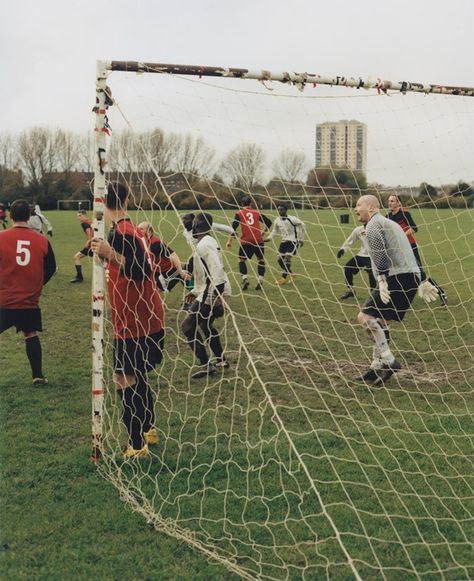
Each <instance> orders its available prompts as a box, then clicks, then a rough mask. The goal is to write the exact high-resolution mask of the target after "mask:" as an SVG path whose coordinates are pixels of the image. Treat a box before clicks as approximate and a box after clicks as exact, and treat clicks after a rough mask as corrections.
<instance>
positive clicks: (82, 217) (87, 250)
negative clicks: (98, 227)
mask: <svg viewBox="0 0 474 581" xmlns="http://www.w3.org/2000/svg"><path fill="white" fill-rule="evenodd" d="M77 218H78V220H79V222H80V223H81V228H82V230H83V232H84V235H85V237H86V239H87V241H86V245H85V246H84V248H83V249H82V250H79V252H76V254H75V255H74V266H75V267H76V277H75V278H73V279H72V280H70V281H69V282H84V277H83V276H82V266H81V260H82V259H83V258H84V257H85V256H93V255H94V253H93V252H92V250H91V240H92V238H93V237H94V230H93V229H92V220H89V218H88V217H87V212H86V211H85V210H79V212H78V213H77Z"/></svg>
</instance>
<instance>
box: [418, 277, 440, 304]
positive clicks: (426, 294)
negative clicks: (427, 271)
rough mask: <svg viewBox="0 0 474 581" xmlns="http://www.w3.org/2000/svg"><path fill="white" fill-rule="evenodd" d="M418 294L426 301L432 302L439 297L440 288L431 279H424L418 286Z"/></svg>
mask: <svg viewBox="0 0 474 581" xmlns="http://www.w3.org/2000/svg"><path fill="white" fill-rule="evenodd" d="M418 296H419V297H420V298H421V299H423V300H424V301H425V302H427V303H432V302H433V301H435V300H436V298H437V297H438V289H437V288H436V287H435V286H434V285H432V284H431V283H430V281H429V280H424V281H423V282H422V283H421V284H420V286H419V287H418Z"/></svg>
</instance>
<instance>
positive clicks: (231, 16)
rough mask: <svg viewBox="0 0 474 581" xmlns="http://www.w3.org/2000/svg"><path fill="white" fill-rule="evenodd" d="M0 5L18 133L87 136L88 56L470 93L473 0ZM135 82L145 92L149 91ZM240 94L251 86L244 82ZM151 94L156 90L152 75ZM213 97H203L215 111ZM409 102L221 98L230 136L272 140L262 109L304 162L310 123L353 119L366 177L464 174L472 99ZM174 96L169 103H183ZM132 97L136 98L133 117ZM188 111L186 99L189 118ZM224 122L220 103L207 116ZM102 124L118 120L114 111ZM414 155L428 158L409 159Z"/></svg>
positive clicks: (10, 105) (469, 170)
mask: <svg viewBox="0 0 474 581" xmlns="http://www.w3.org/2000/svg"><path fill="white" fill-rule="evenodd" d="M1 8H2V17H1V19H0V70H1V91H0V131H2V132H5V131H7V132H12V133H17V132H19V131H21V130H23V129H27V128H30V127H32V126H35V125H44V126H49V127H61V128H63V129H67V130H74V131H81V132H84V131H87V130H88V128H89V127H90V126H91V124H92V123H93V119H92V118H91V117H92V115H91V113H90V109H91V106H92V104H93V99H94V75H95V63H96V60H97V59H106V60H140V61H152V62H168V63H182V64H202V65H219V66H225V67H228V66H234V67H244V68H257V69H260V68H266V69H270V70H275V71H281V70H291V71H298V72H303V71H308V72H313V73H318V74H320V75H323V76H333V75H339V74H342V75H347V76H362V77H373V78H378V77H380V78H384V79H388V80H393V81H401V80H409V81H416V82H426V83H436V84H443V85H462V86H474V35H473V28H474V2H473V0H450V1H449V2H446V0H358V1H357V2H355V1H353V0H330V1H327V2H320V1H317V0H291V1H290V0H239V2H235V1H232V2H227V1H225V0H182V1H179V0H174V1H173V2H171V1H169V0H166V1H161V0H129V1H125V0H104V1H102V2H97V1H94V2H93V1H91V0H81V1H74V2H71V1H67V0H62V1H56V0H36V1H34V0H31V1H30V0H27V1H25V0H17V1H15V2H6V0H2V2H1ZM116 75H117V73H114V75H112V77H111V78H110V80H109V81H110V85H111V86H112V89H113V91H114V95H115V96H116V97H117V99H118V100H119V101H121V97H123V100H124V103H126V102H127V98H128V95H129V91H131V92H132V93H133V91H134V90H135V89H134V88H129V84H130V82H132V81H129V80H128V79H127V81H126V82H124V81H121V80H120V79H117V81H115V76H116ZM248 83H251V82H250V81H248ZM183 84H184V82H182V83H181V84H179V83H178V85H179V88H178V89H176V91H177V93H179V94H181V92H183V91H184V87H183ZM188 85H189V83H188ZM254 85H258V84H257V83H255V84H254ZM122 86H123V87H124V88H123V94H122V95H121V94H120V90H121V88H122ZM135 86H136V85H135ZM138 86H139V87H140V89H139V91H140V92H142V94H143V95H148V91H149V89H148V88H145V86H144V85H138ZM193 86H194V85H193ZM236 88H237V87H236ZM241 89H243V87H242V86H241V85H239V87H238V90H241ZM248 89H250V90H253V86H251V85H250V84H248V85H246V86H245V90H248ZM260 89H261V87H260V86H258V87H257V89H256V90H260ZM153 90H156V91H158V93H159V91H160V85H159V83H157V80H156V79H155V80H154V81H153ZM168 90H169V89H168ZM263 90H264V89H263ZM348 90H349V89H346V90H345V91H346V92H347V91H348ZM165 94H168V93H166V91H165ZM171 94H172V93H171ZM218 94H219V96H218V97H217V101H218V102H220V103H221V102H222V97H221V95H220V92H219V91H218ZM325 94H326V93H324V92H323V91H321V92H320V95H321V96H324V95H325ZM308 95H318V93H316V92H314V91H313V92H311V93H310V92H308ZM332 96H334V93H333V94H332V95H331V97H332ZM167 98H168V97H167ZM206 98H207V97H206ZM213 98H214V97H209V101H208V108H210V109H212V110H214V105H211V106H210V105H209V103H210V102H211V99H213ZM408 98H411V97H409V96H406V97H404V98H403V99H405V101H402V100H401V99H402V97H400V96H398V95H397V96H395V97H394V98H392V100H391V101H390V102H387V101H386V102H385V103H383V105H381V101H379V100H377V99H364V98H362V99H359V100H358V102H356V100H355V99H354V100H353V99H347V98H346V99H343V100H341V101H338V102H337V103H335V101H334V99H328V100H327V101H325V100H324V99H319V100H314V101H313V100H311V99H306V101H304V102H303V101H299V102H298V104H297V105H296V104H295V102H296V101H295V99H287V101H291V104H290V103H285V102H284V101H285V99H283V100H278V105H273V104H272V105H270V104H268V105H267V103H269V102H270V101H271V100H270V99H268V98H266V100H265V104H264V105H261V104H259V103H255V104H251V105H248V104H246V103H245V102H244V96H243V95H242V96H240V95H239V96H237V98H236V99H233V100H231V103H234V102H236V101H237V105H236V106H237V107H238V108H237V109H236V110H235V112H234V111H233V110H232V107H231V105H229V102H226V104H225V106H223V107H224V109H223V111H225V114H226V115H227V116H228V117H231V118H233V119H234V127H233V129H232V133H233V134H239V136H240V138H242V139H245V140H248V139H249V136H252V132H253V133H254V135H255V141H256V142H261V143H266V142H268V143H273V145H274V146H275V141H276V139H277V137H276V135H275V134H267V135H265V129H264V128H263V127H261V126H260V125H265V124H266V121H265V120H264V118H263V117H262V116H261V115H260V113H258V111H261V110H262V109H263V110H265V112H268V111H269V110H271V113H270V114H269V117H268V119H270V120H271V119H273V120H274V121H275V120H278V122H277V123H274V121H273V122H272V121H270V123H273V124H274V125H275V124H278V125H280V128H281V131H280V133H279V135H278V139H280V138H281V136H282V135H287V136H288V144H290V145H291V146H295V147H297V146H296V145H295V144H297V143H301V149H302V150H304V151H305V152H306V153H307V154H308V156H309V157H310V158H311V157H313V156H314V151H313V149H314V145H313V144H314V124H315V123H317V122H321V121H325V120H331V121H332V120H337V119H336V118H335V117H337V118H345V116H346V115H347V116H350V117H351V118H353V117H355V116H357V118H360V120H363V121H366V122H367V123H368V126H369V128H368V129H369V167H368V174H369V179H371V180H373V181H375V180H376V181H385V182H387V183H391V184H393V185H395V184H396V183H411V181H414V182H415V183H419V182H421V181H423V180H424V179H430V178H431V181H432V182H433V183H436V182H438V183H443V182H447V181H457V179H461V178H462V179H466V180H473V179H474V169H473V164H472V159H473V153H474V141H473V135H474V115H473V109H474V98H471V99H468V98H459V99H458V98H456V97H442V98H440V99H439V100H436V101H435V100H434V99H433V96H430V97H420V96H418V97H417V98H416V96H415V98H413V99H412V101H410V102H409V103H408V104H407V99H408ZM180 99H181V97H179V98H177V99H176V101H177V102H180V106H182V102H181V101H180ZM263 99H264V98H263V97H262V100H263ZM423 99H424V100H423ZM171 100H172V101H173V100H174V99H171ZM273 101H275V99H273ZM346 101H350V102H351V103H352V104H351V105H349V104H347V103H346ZM156 102H157V103H158V102H159V97H157V101H156ZM134 103H135V102H134V101H133V99H131V100H130V104H131V105H130V106H131V110H130V115H131V117H132V118H133V117H134V113H135V111H134V107H136V105H135V104H134ZM153 103H154V101H153V100H149V101H147V107H149V109H148V111H150V116H151V118H152V120H146V119H144V118H143V117H140V116H138V118H137V121H136V123H137V128H138V129H143V128H144V127H149V126H150V123H151V124H153V125H155V124H156V123H158V122H160V121H163V123H164V117H163V114H162V115H158V116H156V118H154V116H153V107H154V105H153ZM388 103H390V104H388ZM186 106H188V105H186ZM248 107H252V111H251V112H249V109H248ZM253 107H255V108H256V109H255V110H256V111H257V113H256V112H255V110H254V109H253ZM165 111H167V112H168V114H169V116H171V117H174V118H175V116H176V111H175V112H174V113H173V112H172V111H171V110H170V109H167V108H166V107H163V108H162V113H164V112H165ZM193 111H194V110H193V109H192V105H189V110H188V111H187V113H186V114H187V115H189V118H190V119H193V116H194V115H195V114H194V113H193ZM128 114H129V113H128V111H127V115H128ZM222 114H223V115H224V113H222ZM220 115H221V112H220V111H219V110H218V108H216V117H217V116H220ZM202 117H203V118H204V117H206V118H208V119H209V118H210V116H209V115H208V116H205V115H204V116H202ZM259 120H261V121H262V122H261V123H259ZM194 121H195V119H194ZM111 123H112V125H114V123H115V125H116V126H117V127H120V126H121V121H119V120H118V119H115V118H114V114H112V112H111ZM132 123H135V121H134V120H132ZM205 123H210V121H209V120H208V121H204V119H203V120H202V123H201V121H200V122H199V123H195V128H196V130H199V131H206V126H205ZM245 124H246V127H244V125H245ZM198 125H201V126H200V127H199V128H198ZM216 127H217V120H216V119H214V121H213V122H212V123H211V124H210V126H209V131H208V136H209V139H210V141H213V136H214V137H215V140H214V142H213V144H214V145H216V146H217V147H218V148H222V149H223V150H224V149H225V148H226V147H231V146H232V145H234V144H235V142H236V141H232V139H229V140H228V141H227V142H226V141H225V139H223V135H224V134H226V133H228V132H227V129H226V128H225V123H224V125H223V126H222V128H221V129H216ZM240 130H241V131H240ZM218 134H219V135H220V138H221V141H220V142H219V140H218V138H217V136H218ZM227 136H228V135H227ZM281 143H284V140H283V141H281ZM402 150H404V152H405V153H403V152H402ZM419 150H424V154H420V155H418V153H421V152H420V151H419ZM275 151H276V150H275ZM272 153H275V152H270V155H271V154H272ZM414 158H416V161H414ZM410 162H411V163H410ZM433 174H434V175H433Z"/></svg>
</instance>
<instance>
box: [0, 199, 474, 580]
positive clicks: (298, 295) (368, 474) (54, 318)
mask: <svg viewBox="0 0 474 581" xmlns="http://www.w3.org/2000/svg"><path fill="white" fill-rule="evenodd" d="M218 215H219V213H215V216H216V217H217V216H218ZM299 215H300V216H301V217H302V218H303V219H304V220H305V221H306V222H307V224H308V230H309V241H308V243H307V244H305V246H304V247H303V248H302V250H301V254H300V256H301V258H302V259H303V260H302V261H301V260H300V259H296V260H295V261H294V262H295V264H294V266H295V270H296V271H297V272H298V279H297V286H296V288H295V287H290V286H289V285H288V286H286V287H284V288H282V289H279V288H277V287H275V286H274V285H273V284H272V281H273V280H274V279H275V278H276V277H277V276H278V269H277V266H276V253H275V247H273V246H271V245H269V246H268V247H267V259H268V272H267V283H266V290H265V295H264V297H262V296H261V295H259V294H258V293H256V292H253V291H252V292H249V293H248V294H247V295H246V300H245V302H244V301H243V300H242V295H241V294H240V293H239V291H238V287H239V281H238V278H237V277H236V276H235V275H234V276H233V277H232V283H233V290H234V296H233V297H232V299H231V305H232V312H233V315H234V317H235V321H236V323H237V328H238V331H239V333H240V334H241V335H242V337H243V338H244V340H245V344H246V347H247V351H246V350H243V349H242V345H241V344H240V343H239V341H238V337H237V332H236V329H235V327H234V325H233V321H232V318H231V317H229V316H228V317H227V318H226V320H225V328H226V333H225V337H226V341H227V352H228V353H229V357H230V359H231V361H232V368H231V369H230V370H229V371H227V372H225V374H224V375H223V377H222V378H221V377H219V378H217V379H215V380H213V381H212V382H209V383H206V382H205V381H201V382H191V381H190V380H189V374H190V370H191V367H192V364H193V360H192V356H191V353H190V351H189V350H188V348H187V347H186V345H185V344H184V341H183V339H182V337H181V336H180V333H179V332H178V329H179V322H180V321H181V319H182V316H183V315H182V313H181V312H180V311H179V306H180V304H181V301H182V295H181V293H180V291H178V290H175V291H173V293H172V294H170V295H169V296H167V297H166V304H167V344H166V350H167V356H166V359H165V361H164V363H163V365H162V366H161V367H160V368H159V369H157V373H156V374H152V376H151V380H152V383H153V386H154V388H155V390H156V396H157V401H156V411H157V416H158V419H159V428H160V435H161V440H162V444H161V445H160V446H159V448H158V449H157V451H156V452H155V453H154V455H153V458H152V460H151V461H146V462H141V463H123V462H122V461H121V460H120V455H119V450H120V448H121V447H122V446H123V444H124V433H123V430H122V428H121V425H120V420H119V417H120V406H119V405H117V403H116V402H115V392H114V389H113V387H112V386H111V385H108V387H107V391H106V397H105V408H104V428H105V440H104V448H105V452H106V454H105V458H104V460H103V461H102V462H101V463H100V465H99V471H100V474H102V475H104V476H105V478H106V480H104V479H103V478H101V477H100V476H99V474H98V473H97V470H96V467H95V466H94V465H93V464H91V463H90V462H89V460H88V455H89V452H90V409H91V403H90V364H91V355H90V287H89V285H88V284H84V285H82V286H80V285H69V283H68V280H69V279H70V278H72V276H73V275H74V267H73V265H72V258H71V257H72V255H73V254H74V253H75V252H76V251H77V250H78V249H80V248H81V247H82V245H83V236H82V233H81V230H80V227H79V224H78V223H77V220H76V218H75V213H74V212H62V213H61V212H59V213H53V212H52V213H50V215H48V216H49V218H50V219H51V221H52V223H53V225H54V227H55V237H54V239H53V244H54V249H55V252H56V255H57V258H58V263H59V269H60V270H59V273H58V275H57V276H56V277H55V278H54V279H53V280H52V281H51V283H50V284H49V285H48V286H47V287H46V289H45V291H44V296H43V300H42V308H43V320H44V327H45V331H44V333H43V334H42V343H43V351H44V364H45V369H46V371H47V374H48V377H49V379H50V382H51V384H50V386H48V387H47V388H44V389H38V390H33V389H32V388H31V387H30V379H29V368H28V364H27V360H26V356H25V354H24V347H23V340H22V338H21V337H20V336H17V335H15V333H14V332H13V331H12V330H10V331H8V332H7V333H5V334H4V335H2V337H1V353H2V361H3V364H2V377H1V380H0V382H1V389H0V397H1V408H0V410H1V422H2V437H1V448H0V454H1V461H2V462H1V464H2V479H1V501H2V506H1V525H0V526H1V541H0V549H2V550H1V552H0V567H1V568H0V575H1V576H2V578H6V579H28V580H30V579H67V578H74V579H76V578H78V579H88V578H92V577H96V578H99V579H115V578H119V577H120V578H131V579H176V578H196V579H210V578H212V579H219V578H221V579H224V578H225V579H228V578H232V577H233V576H234V574H233V573H231V572H229V570H228V569H227V568H225V567H224V566H223V565H222V564H215V561H209V560H208V559H207V558H206V556H205V555H204V554H203V553H201V552H199V551H196V550H194V549H193V548H191V546H190V544H188V543H187V542H186V540H185V539H188V540H189V541H191V542H192V543H198V544H200V546H201V547H202V548H206V549H209V550H210V551H212V552H213V553H214V554H215V555H218V556H220V557H221V558H230V559H231V560H232V561H233V562H234V563H235V564H236V565H238V566H239V567H240V568H242V569H243V570H246V571H247V572H249V573H250V574H251V575H253V576H256V575H262V576H265V575H267V576H271V577H283V578H284V577H285V576H288V578H291V579H298V578H301V575H302V570H304V572H305V578H308V579H313V578H322V577H326V575H327V576H330V577H332V578H334V579H349V578H352V577H353V574H352V571H351V569H350V568H349V567H348V565H347V560H346V558H345V555H344V554H343V551H342V550H341V543H342V544H343V545H344V547H345V549H346V551H347V552H348V553H349V554H350V556H351V558H352V559H353V560H354V566H355V568H356V569H357V571H358V573H359V574H360V576H361V577H362V578H374V579H375V578H379V577H380V576H381V575H383V576H385V577H386V578H388V579H392V578H393V579H394V578H396V577H400V576H403V578H404V579H414V578H417V577H418V578H419V577H423V578H426V579H441V578H446V579H465V578H472V577H474V554H473V544H472V539H473V538H474V522H473V520H472V514H473V512H474V500H473V499H474V494H473V488H474V476H473V475H474V470H473V460H472V459H473V452H474V450H473V441H474V437H473V436H474V434H473V432H474V430H473V421H472V418H473V407H474V406H473V403H472V401H473V398H472V381H471V377H472V374H473V357H472V350H473V343H474V340H473V327H472V325H473V308H472V304H473V303H472V295H473V276H474V265H473V261H472V250H471V247H470V243H471V242H470V241H471V240H472V234H473V229H474V227H473V214H472V212H470V211H451V210H445V211H439V210H438V211H437V210H425V211H423V212H415V213H414V217H415V220H416V221H417V222H418V224H419V226H420V233H419V236H418V241H419V243H420V246H421V248H422V250H423V255H424V260H425V263H426V265H428V266H429V268H428V270H429V272H430V274H431V275H432V276H433V277H434V278H436V279H437V280H438V281H439V282H440V283H441V284H442V285H443V286H444V287H445V288H446V291H447V293H448V295H449V298H450V306H449V308H448V309H443V308H442V307H441V306H439V303H437V304H436V305H435V306H434V307H427V306H425V305H424V304H423V303H422V302H420V301H419V299H416V300H415V304H414V309H413V310H412V311H411V312H410V313H409V314H408V315H407V317H406V322H405V323H404V324H403V325H393V332H392V336H393V343H394V350H395V351H396V353H397V358H400V359H401V361H402V362H403V364H404V369H403V370H402V371H401V372H400V373H399V374H397V376H396V377H395V378H394V379H393V380H392V381H391V383H390V384H389V385H388V386H387V388H386V389H372V388H367V387H365V386H361V385H360V384H358V383H357V382H355V381H353V377H354V376H355V375H357V373H358V372H359V371H360V370H362V369H363V368H364V367H365V366H366V365H367V363H368V362H369V360H370V351H371V349H370V345H369V344H368V341H367V339H366V337H365V336H364V333H363V332H362V331H361V330H360V329H359V328H358V327H357V325H356V324H355V318H356V315H357V302H355V301H352V302H350V301H349V302H347V303H343V304H341V303H340V302H339V301H338V300H337V297H338V296H339V295H340V294H341V293H342V292H343V290H344V285H343V281H342V272H341V268H340V266H341V265H342V264H343V263H344V260H345V259H346V256H347V255H346V256H345V257H344V258H343V259H342V260H341V261H339V263H340V264H337V262H338V261H337V260H336V259H335V251H336V250H337V248H338V247H339V245H340V244H341V242H342V241H343V240H344V238H345V237H346V236H347V235H348V234H349V232H350V231H351V228H353V226H354V224H353V223H352V224H350V225H348V226H341V225H340V224H339V220H338V214H337V213H334V212H332V211H319V212H315V213H313V212H300V213H299ZM142 216H143V214H141V213H140V214H139V215H138V216H137V219H141V218H142ZM221 219H222V216H221ZM153 221H154V223H155V225H156V226H158V225H159V230H160V231H161V232H162V234H163V238H164V239H166V240H169V241H170V242H171V244H172V246H173V248H174V249H175V250H177V251H178V253H179V254H180V255H182V257H186V256H187V255H188V254H189V251H188V249H187V248H186V245H185V243H184V242H183V240H182V239H181V236H180V234H179V232H178V233H176V219H175V216H174V215H173V214H171V213H166V214H165V213H161V214H160V213H159V212H155V214H154V216H153ZM219 240H220V241H221V242H222V245H223V244H224V242H225V238H222V237H219ZM236 251H237V244H235V243H234V248H233V249H232V251H231V252H228V251H226V253H225V256H226V260H227V262H228V270H229V271H230V270H232V271H235V270H236V266H237V265H236V256H235V254H236ZM84 272H85V276H86V278H87V281H90V277H91V268H90V262H87V261H84ZM254 280H255V279H254V278H253V279H252V282H254ZM356 280H357V287H356V288H357V292H358V297H359V299H358V300H360V301H362V300H363V298H364V296H365V295H366V286H365V283H366V280H365V274H362V275H359V276H358V277H357V279H356ZM265 299H267V300H265ZM218 325H219V327H222V326H223V325H224V323H223V322H222V321H220V322H219V323H218ZM108 364H109V357H107V365H108ZM109 372H110V369H109V366H108V367H107V373H109ZM256 372H257V373H256ZM270 402H271V404H270ZM289 441H291V442H292V445H290V444H289ZM303 464H304V469H303ZM110 482H112V483H113V484H114V486H115V487H116V488H117V489H118V490H120V491H121V496H122V497H125V496H127V495H128V503H129V505H131V506H133V507H134V508H135V509H136V510H137V511H138V512H141V513H142V514H145V515H146V516H142V514H136V513H134V512H132V511H131V510H130V507H129V506H127V505H126V504H124V503H123V502H121V501H120V495H119V493H118V492H117V490H116V488H114V487H112V486H111V484H110ZM147 519H148V520H149V521H151V523H152V524H154V525H155V526H156V527H158V528H161V529H163V528H164V527H165V528H167V530H168V531H169V532H170V533H171V535H175V536H174V537H173V536H169V535H166V534H163V533H162V532H159V531H158V532H154V531H153V530H152V527H151V526H150V524H147V522H146V521H147ZM331 523H333V525H334V527H335V528H336V529H337V531H338V533H339V534H340V539H341V543H339V542H338V541H337V539H336V537H335V533H334V528H333V526H332V524H331ZM180 539H181V540H180Z"/></svg>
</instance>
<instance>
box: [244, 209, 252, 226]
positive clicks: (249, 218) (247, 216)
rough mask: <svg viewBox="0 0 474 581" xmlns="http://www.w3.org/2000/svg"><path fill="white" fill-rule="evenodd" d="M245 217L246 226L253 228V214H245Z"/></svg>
mask: <svg viewBox="0 0 474 581" xmlns="http://www.w3.org/2000/svg"><path fill="white" fill-rule="evenodd" d="M245 217H246V218H247V224H248V225H249V226H253V224H254V218H253V214H252V212H247V213H246V214H245Z"/></svg>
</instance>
